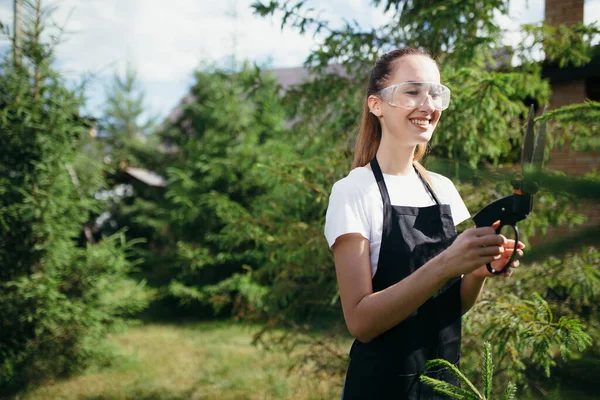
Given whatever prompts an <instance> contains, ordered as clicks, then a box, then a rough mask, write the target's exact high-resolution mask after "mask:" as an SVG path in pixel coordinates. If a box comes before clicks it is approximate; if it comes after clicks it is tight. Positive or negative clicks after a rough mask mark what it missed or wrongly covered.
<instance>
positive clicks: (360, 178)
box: [332, 167, 377, 193]
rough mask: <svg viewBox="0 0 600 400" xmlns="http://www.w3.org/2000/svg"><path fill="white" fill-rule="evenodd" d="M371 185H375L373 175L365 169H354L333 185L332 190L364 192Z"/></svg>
mask: <svg viewBox="0 0 600 400" xmlns="http://www.w3.org/2000/svg"><path fill="white" fill-rule="evenodd" d="M373 184H377V182H376V181H375V177H374V176H373V173H372V172H371V171H370V170H369V169H367V168H365V167H358V168H354V169H353V170H351V171H350V172H348V175H346V176H345V177H343V178H342V179H340V180H338V181H337V182H335V183H334V184H333V189H332V191H333V190H341V191H352V192H362V193H364V192H366V191H368V189H369V187H370V186H372V185H373Z"/></svg>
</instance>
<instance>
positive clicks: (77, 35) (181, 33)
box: [0, 0, 600, 115]
mask: <svg viewBox="0 0 600 400" xmlns="http://www.w3.org/2000/svg"><path fill="white" fill-rule="evenodd" d="M254 1H255V0H225V1H214V0H213V1H211V0H196V1H194V0H169V1H164V0H43V4H45V5H57V6H58V8H57V10H56V12H55V14H54V16H53V17H54V18H53V19H54V20H55V21H56V22H57V23H59V24H62V23H64V22H65V21H66V20H67V17H68V16H69V15H70V19H69V20H68V21H67V29H68V33H67V34H66V35H65V39H66V41H65V42H64V43H63V44H62V45H61V46H59V48H58V54H57V55H58V64H57V65H58V67H59V68H60V69H61V71H63V72H64V73H66V74H67V75H68V76H71V77H77V76H80V75H81V74H83V73H85V72H95V73H96V74H97V80H96V84H95V85H93V86H92V87H91V88H90V103H89V107H88V108H89V109H90V112H91V113H94V114H98V113H99V111H100V108H99V106H100V103H101V100H102V97H103V87H104V86H105V85H106V82H107V81H108V80H109V79H110V77H111V76H112V74H113V73H114V72H115V71H123V70H124V68H125V65H126V63H127V61H129V62H131V63H132V64H133V65H134V66H135V67H136V68H137V70H138V73H139V76H140V78H141V79H142V82H143V84H144V86H145V87H146V89H147V100H148V102H149V104H150V105H151V108H152V110H153V111H154V112H155V113H159V114H161V115H165V114H167V113H168V112H169V110H170V109H171V108H172V107H174V106H175V105H176V104H177V102H178V101H179V99H180V98H182V97H183V96H184V95H185V93H186V92H187V90H188V87H189V85H191V83H192V81H193V78H192V73H193V71H194V70H195V69H196V68H198V67H199V66H200V65H202V63H221V64H224V63H226V62H227V60H228V59H229V57H230V56H231V55H232V53H234V49H235V57H236V59H237V61H243V60H250V61H256V62H259V63H261V64H264V63H268V64H269V65H270V66H272V67H292V66H298V65H300V64H301V63H302V62H303V61H304V60H305V59H306V57H307V56H308V54H309V51H310V49H311V48H313V47H314V45H315V39H314V38H313V37H312V34H311V32H309V33H307V34H305V35H301V34H299V33H298V32H297V31H296V30H292V29H290V28H285V29H284V30H283V31H282V30H281V29H280V21H281V20H280V17H278V16H276V17H274V18H262V17H259V16H255V15H253V13H252V9H251V8H250V4H251V3H253V2H254ZM12 4H13V0H0V20H2V21H3V22H5V23H6V22H12ZM370 4H371V2H370V1H367V0H309V2H308V5H309V6H312V7H314V8H315V13H313V15H320V17H321V18H323V19H325V20H329V21H330V22H331V23H333V24H334V26H339V24H341V23H342V21H344V20H346V21H352V20H357V21H358V23H359V24H360V25H361V26H363V27H366V28H369V27H374V26H380V25H381V24H383V23H385V22H386V21H387V20H389V18H390V17H391V13H388V14H384V13H383V10H382V8H383V7H380V8H379V9H375V8H373V7H372V6H371V5H370ZM526 4H527V7H526ZM234 11H235V12H234ZM232 14H236V15H237V17H236V18H235V19H234V18H233V17H232ZM599 15H600V0H589V1H586V3H585V22H586V23H589V22H592V21H593V20H594V19H595V20H597V19H598V16H599ZM543 16H544V0H529V1H528V2H522V1H511V2H510V18H504V19H501V21H500V22H501V24H502V26H503V27H504V28H506V29H507V30H509V32H512V33H509V36H508V37H507V39H506V40H508V41H511V42H513V41H515V40H517V39H516V38H517V35H518V33H517V32H518V26H519V24H520V23H533V22H538V21H541V20H542V19H543ZM234 39H235V47H234V45H233V42H234ZM0 45H1V43H0Z"/></svg>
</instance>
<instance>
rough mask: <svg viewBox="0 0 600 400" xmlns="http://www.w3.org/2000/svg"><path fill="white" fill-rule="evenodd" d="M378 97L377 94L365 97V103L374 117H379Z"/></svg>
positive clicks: (379, 105)
mask: <svg viewBox="0 0 600 400" xmlns="http://www.w3.org/2000/svg"><path fill="white" fill-rule="evenodd" d="M380 101H381V100H380V99H379V97H377V96H373V95H371V96H369V98H368V99H367V105H368V106H369V112H370V113H371V114H373V115H374V116H376V117H381V104H380Z"/></svg>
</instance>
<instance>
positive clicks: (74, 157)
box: [0, 3, 148, 393]
mask: <svg viewBox="0 0 600 400" xmlns="http://www.w3.org/2000/svg"><path fill="white" fill-rule="evenodd" d="M24 6H25V7H24V15H25V17H26V18H25V21H26V23H27V25H26V29H25V35H24V39H25V40H24V47H23V49H22V56H23V58H22V59H21V60H18V62H16V63H15V64H13V63H12V62H9V61H4V62H2V63H1V64H0V147H1V148H2V149H3V151H2V153H1V156H0V265H2V269H0V303H1V304H2V318H0V331H1V332H2V335H0V360H1V362H0V391H2V392H3V393H5V392H8V391H10V390H14V389H15V388H18V387H19V386H22V385H27V384H32V383H36V382H37V381H39V380H42V379H46V378H48V377H53V376H58V375H62V374H66V373H70V372H73V371H76V370H79V369H80V368H82V367H83V366H85V365H86V363H87V362H89V361H90V360H91V359H93V358H95V357H97V356H99V355H100V354H99V353H101V352H102V349H104V347H103V346H102V340H103V339H104V337H105V336H106V334H107V333H108V332H109V331H110V330H111V329H112V328H114V327H116V326H118V325H119V324H122V318H121V317H125V316H129V315H131V314H132V313H135V312H137V311H139V310H141V309H142V308H144V307H145V305H146V304H147V302H148V293H146V292H144V291H143V284H138V283H135V282H133V281H129V280H127V274H128V272H129V271H131V270H132V268H133V265H132V263H131V262H130V261H128V260H127V255H128V253H129V252H130V250H131V247H130V246H131V244H130V243H127V242H125V241H124V240H123V236H122V234H118V235H115V236H113V237H111V238H107V239H106V240H104V241H102V242H101V243H99V244H98V245H95V246H92V245H89V244H86V243H85V241H84V239H83V234H82V230H83V225H84V224H85V223H86V222H87V221H88V219H89V217H90V215H91V214H92V213H93V212H96V211H97V210H99V208H100V203H99V201H98V200H96V199H95V198H94V192H95V191H97V190H98V189H99V188H100V186H101V185H102V183H103V179H102V176H101V175H100V174H99V173H98V172H99V170H98V169H96V168H95V166H94V165H87V166H86V165H85V157H84V156H82V154H80V153H79V152H78V148H79V146H80V144H81V140H82V138H83V137H84V135H86V134H87V125H88V124H87V123H86V122H85V121H82V119H81V117H80V116H79V113H78V112H79V107H80V106H81V104H82V96H81V95H80V94H79V93H76V92H73V91H71V90H69V89H67V84H66V83H65V81H64V80H63V78H62V77H61V76H60V75H59V74H58V73H56V72H55V71H53V70H52V68H51V66H50V61H51V56H52V50H53V47H52V46H51V45H49V44H47V43H43V42H42V41H41V39H40V38H41V37H42V34H43V31H44V29H43V28H44V26H43V22H42V19H41V16H42V15H43V12H42V10H41V8H40V5H39V3H36V4H35V5H32V4H30V3H24ZM7 58H8V57H7Z"/></svg>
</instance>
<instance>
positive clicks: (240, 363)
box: [20, 322, 342, 400]
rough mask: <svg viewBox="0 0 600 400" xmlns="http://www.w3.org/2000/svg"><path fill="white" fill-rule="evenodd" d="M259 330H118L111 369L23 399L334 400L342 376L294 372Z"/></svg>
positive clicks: (213, 326) (227, 326)
mask: <svg viewBox="0 0 600 400" xmlns="http://www.w3.org/2000/svg"><path fill="white" fill-rule="evenodd" d="M256 329H257V328H255V327H249V326H246V325H237V324H233V323H230V322H226V323H225V322H209V323H194V324H184V325H145V326H140V327H136V328H132V329H130V330H129V331H128V332H127V333H124V334H120V335H115V336H114V337H112V338H111V341H112V342H113V343H115V344H118V345H119V347H120V348H121V349H122V350H121V351H122V353H123V355H122V356H121V357H120V358H119V359H118V360H117V361H116V362H115V363H114V365H112V366H111V367H108V368H104V369H102V370H96V371H93V370H90V371H89V372H88V373H86V374H84V375H82V376H78V377H73V378H70V379H66V380H61V381H56V382H49V383H47V384H46V385H45V386H43V387H40V388H38V389H36V390H33V391H31V392H29V393H27V394H25V395H23V396H21V397H20V399H23V400H41V399H44V400H47V399H65V400H72V399H78V400H79V399H80V400H117V399H136V400H159V399H161V400H162V399H165V400H183V399H185V400H188V399H216V398H218V399H224V400H238V399H239V400H242V399H249V400H253V399H257V400H258V399H261V400H265V399H306V400H308V399H311V400H312V399H314V400H318V399H333V398H339V396H340V392H341V385H342V378H341V377H339V376H328V375H327V374H319V375H317V376H314V375H311V376H308V375H307V376H302V375H301V374H300V373H289V372H288V371H289V370H290V369H291V367H293V365H292V361H291V360H290V358H289V357H288V356H287V355H285V354H282V353H278V352H266V351H264V350H262V349H260V348H257V347H255V346H253V345H252V335H253V333H254V332H256Z"/></svg>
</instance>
